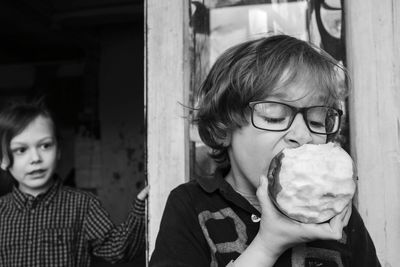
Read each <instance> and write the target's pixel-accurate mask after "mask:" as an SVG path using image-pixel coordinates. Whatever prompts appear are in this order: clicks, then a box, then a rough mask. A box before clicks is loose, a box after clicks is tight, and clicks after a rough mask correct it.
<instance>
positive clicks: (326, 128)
mask: <svg viewBox="0 0 400 267" xmlns="http://www.w3.org/2000/svg"><path fill="white" fill-rule="evenodd" d="M339 119H340V115H339V112H338V111H337V110H336V109H333V108H329V107H312V108H310V109H308V110H307V124H308V126H309V127H310V130H311V131H312V132H314V133H320V134H332V133H335V132H337V130H338V129H339V121H340V120H339Z"/></svg>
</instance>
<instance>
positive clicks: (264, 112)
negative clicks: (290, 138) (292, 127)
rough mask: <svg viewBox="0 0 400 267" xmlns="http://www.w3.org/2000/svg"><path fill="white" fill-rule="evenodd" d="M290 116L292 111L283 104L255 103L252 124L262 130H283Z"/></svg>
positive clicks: (287, 124)
mask: <svg viewBox="0 0 400 267" xmlns="http://www.w3.org/2000/svg"><path fill="white" fill-rule="evenodd" d="M291 115H292V110H291V109H290V108H289V107H288V106H285V105H283V104H280V103H273V102H272V103H271V102H267V103H257V104H255V105H254V111H253V124H254V126H255V127H257V128H260V129H264V130H271V131H280V130H285V129H286V128H287V127H288V126H289V123H290V119H291Z"/></svg>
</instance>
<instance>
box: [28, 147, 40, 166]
mask: <svg viewBox="0 0 400 267" xmlns="http://www.w3.org/2000/svg"><path fill="white" fill-rule="evenodd" d="M41 160H42V157H41V155H40V152H39V151H38V150H37V149H32V151H31V163H32V164H34V163H38V162H40V161H41Z"/></svg>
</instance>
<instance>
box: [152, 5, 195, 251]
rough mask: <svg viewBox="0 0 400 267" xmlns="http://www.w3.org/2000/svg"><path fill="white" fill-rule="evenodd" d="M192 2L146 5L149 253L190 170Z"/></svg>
mask: <svg viewBox="0 0 400 267" xmlns="http://www.w3.org/2000/svg"><path fill="white" fill-rule="evenodd" d="M188 5H189V1H174V0H162V1H159V0H147V1H146V6H145V9H146V10H145V12H146V86H147V97H146V106H147V119H146V121H147V141H146V143H147V178H148V183H149V184H150V195H149V201H148V219H149V224H148V242H149V250H148V253H149V255H151V253H152V251H153V249H154V244H155V238H156V236H157V233H158V229H159V224H160V219H161V216H162V213H163V211H164V207H165V202H166V199H167V197H168V195H169V192H170V191H171V190H172V189H173V188H174V187H176V186H177V185H178V184H181V183H183V182H185V181H186V179H188V176H189V175H188V174H189V156H188V151H189V145H188V144H189V134H188V124H187V120H186V119H185V116H187V115H186V114H187V110H186V109H185V107H184V106H183V105H187V102H188V96H187V95H188V93H189V86H190V68H189V67H190V66H189V48H188V42H189V38H188V34H189V33H188V31H189V30H188V29H189V22H188V16H189V14H188V13H189V8H188ZM182 104H183V105H182Z"/></svg>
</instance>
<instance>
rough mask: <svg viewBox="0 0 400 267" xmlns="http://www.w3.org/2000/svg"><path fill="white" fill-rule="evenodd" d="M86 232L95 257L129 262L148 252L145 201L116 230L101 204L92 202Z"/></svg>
mask: <svg viewBox="0 0 400 267" xmlns="http://www.w3.org/2000/svg"><path fill="white" fill-rule="evenodd" d="M84 230H85V235H86V239H87V240H88V243H89V248H90V249H91V253H92V255H93V256H96V257H99V258H102V259H104V260H106V261H109V262H111V263H116V262H128V261H132V260H133V258H134V257H135V256H136V255H138V254H140V253H141V252H142V251H143V250H144V248H145V200H139V199H136V201H135V203H134V204H133V207H132V209H131V211H130V212H129V214H128V217H127V218H126V220H125V221H124V222H123V223H121V224H120V225H118V226H115V225H114V224H113V223H112V221H111V219H110V216H109V214H108V212H107V211H106V210H105V209H104V208H103V206H102V205H101V203H100V201H99V200H97V199H95V198H92V199H91V200H90V202H89V208H88V213H87V214H86V217H85V221H84Z"/></svg>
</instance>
